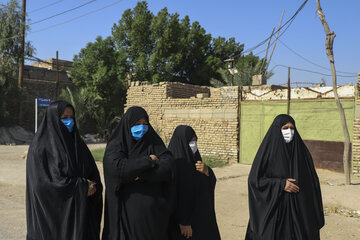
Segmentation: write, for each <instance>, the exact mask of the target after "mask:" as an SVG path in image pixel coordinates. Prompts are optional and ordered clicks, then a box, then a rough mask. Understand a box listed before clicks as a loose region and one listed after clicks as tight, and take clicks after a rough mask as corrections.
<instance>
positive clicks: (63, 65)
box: [31, 58, 73, 72]
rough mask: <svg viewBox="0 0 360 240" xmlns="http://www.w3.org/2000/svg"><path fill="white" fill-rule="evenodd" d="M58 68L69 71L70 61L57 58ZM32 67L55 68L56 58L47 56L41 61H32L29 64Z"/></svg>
mask: <svg viewBox="0 0 360 240" xmlns="http://www.w3.org/2000/svg"><path fill="white" fill-rule="evenodd" d="M58 61H59V70H60V71H67V72H68V71H70V70H71V67H72V63H73V62H71V61H66V60H61V59H59V60H58ZM31 66H33V67H39V68H46V69H48V70H56V59H55V58H48V59H45V60H44V61H42V62H40V61H39V62H34V63H32V64H31Z"/></svg>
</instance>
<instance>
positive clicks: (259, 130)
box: [240, 99, 355, 163]
mask: <svg viewBox="0 0 360 240" xmlns="http://www.w3.org/2000/svg"><path fill="white" fill-rule="evenodd" d="M341 102H342V104H343V107H344V109H345V114H346V119H347V124H348V126H349V132H350V137H351V139H352V136H353V128H352V125H353V121H354V110H355V99H342V100H341ZM281 113H285V114H286V113H287V101H243V102H241V118H240V122H241V126H240V135H241V139H240V162H242V163H251V162H252V161H253V159H254V157H255V154H256V152H257V149H258V147H259V146H260V144H261V141H262V139H263V138H264V136H265V134H266V132H267V130H268V129H269V127H270V125H271V123H272V122H273V120H274V118H275V117H276V115H278V114H281ZM290 115H291V116H292V117H293V118H294V119H295V121H296V127H297V129H298V131H299V133H300V135H301V137H302V138H303V140H313V141H322V142H343V141H344V136H343V131H342V128H341V121H340V116H339V112H338V109H337V106H336V103H335V101H334V99H313V100H292V101H291V102H290ZM329 146H330V145H329ZM314 150H316V149H314ZM338 161H342V159H341V158H340V159H338Z"/></svg>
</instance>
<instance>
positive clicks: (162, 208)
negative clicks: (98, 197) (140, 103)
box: [102, 107, 175, 240]
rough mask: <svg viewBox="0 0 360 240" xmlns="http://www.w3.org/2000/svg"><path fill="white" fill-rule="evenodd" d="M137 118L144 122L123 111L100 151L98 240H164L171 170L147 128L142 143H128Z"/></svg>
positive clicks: (138, 113) (135, 110) (138, 114)
mask: <svg viewBox="0 0 360 240" xmlns="http://www.w3.org/2000/svg"><path fill="white" fill-rule="evenodd" d="M142 117H144V118H145V119H146V120H147V121H148V122H149V118H148V115H147V113H146V111H145V110H144V109H143V108H141V107H131V108H129V109H128V110H127V112H126V113H125V114H124V116H123V117H122V119H121V121H120V123H119V124H118V125H117V127H116V129H115V130H114V132H113V133H112V136H111V137H110V140H109V142H108V144H107V147H106V151H105V156H104V162H103V164H104V178H105V185H106V191H105V213H104V214H105V216H104V230H103V237H102V239H103V240H117V239H119V240H120V239H121V240H155V239H157V240H165V239H168V224H169V217H170V212H171V209H172V201H173V199H172V196H173V194H172V192H171V191H172V184H173V180H174V171H175V169H174V167H175V165H174V163H173V159H172V156H171V153H170V151H168V150H167V149H166V147H165V145H164V143H163V141H162V140H161V138H160V137H159V135H158V134H157V133H156V132H155V131H154V129H153V128H152V127H151V125H150V124H149V130H148V132H147V133H146V134H145V135H144V136H143V138H142V139H140V140H139V141H135V140H134V139H133V137H132V135H131V127H132V126H133V125H134V124H135V123H136V122H137V121H138V120H139V119H140V118H142ZM150 154H154V155H156V156H157V157H158V158H159V160H160V161H159V163H158V164H156V163H155V161H153V160H152V159H151V158H150ZM137 178H138V179H137Z"/></svg>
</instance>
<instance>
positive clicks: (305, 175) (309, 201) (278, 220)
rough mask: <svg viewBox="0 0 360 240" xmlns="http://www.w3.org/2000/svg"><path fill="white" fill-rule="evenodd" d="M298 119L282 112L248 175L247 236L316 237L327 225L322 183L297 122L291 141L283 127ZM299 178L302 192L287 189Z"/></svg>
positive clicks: (271, 239) (266, 239)
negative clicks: (325, 224) (325, 223)
mask: <svg viewBox="0 0 360 240" xmlns="http://www.w3.org/2000/svg"><path fill="white" fill-rule="evenodd" d="M288 122H291V123H292V124H293V125H294V126H295V121H294V119H293V118H292V117H290V116H289V115H285V114H281V115H279V116H277V117H276V118H275V119H274V122H273V123H272V125H271V126H270V128H269V130H268V132H267V134H266V135H265V137H264V139H263V141H262V143H261V145H260V147H259V150H258V152H257V154H256V156H255V159H254V162H253V164H252V167H251V171H250V174H249V178H248V194H249V212H250V219H249V225H248V229H247V233H246V237H245V239H246V240H316V239H319V238H320V237H319V230H320V229H321V227H322V226H323V225H324V214H323V206H322V197H321V190H320V183H319V179H318V176H317V174H316V171H315V168H314V164H313V160H312V157H311V155H310V152H309V151H308V149H307V147H306V146H305V144H304V142H303V140H302V139H301V137H300V135H299V133H298V131H297V129H296V126H295V129H294V132H295V133H294V138H293V140H292V141H291V142H290V143H286V142H285V141H284V138H283V135H282V133H281V127H282V126H283V125H285V124H286V123H288ZM288 178H293V179H296V183H295V184H296V185H298V186H299V188H300V192H299V193H288V192H285V191H284V187H285V184H286V179H288Z"/></svg>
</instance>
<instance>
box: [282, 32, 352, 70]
mask: <svg viewBox="0 0 360 240" xmlns="http://www.w3.org/2000/svg"><path fill="white" fill-rule="evenodd" d="M278 40H279V42H280V43H281V44H282V45H284V47H286V48H287V49H288V50H289V51H291V52H292V53H294V54H295V55H296V56H298V57H299V58H301V59H303V60H304V61H306V62H308V63H311V64H312V65H315V66H317V67H319V68H322V69H325V70H328V71H331V69H329V68H327V67H324V66H321V65H319V64H317V63H314V62H313V61H310V60H309V59H307V58H305V57H304V56H302V55H300V54H299V53H297V52H296V51H295V50H293V49H291V48H290V47H289V46H287V45H286V44H285V43H284V42H283V41H281V40H280V39H278ZM336 72H338V73H343V74H356V73H352V72H342V71H336Z"/></svg>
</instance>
